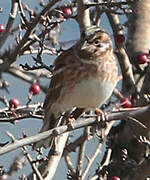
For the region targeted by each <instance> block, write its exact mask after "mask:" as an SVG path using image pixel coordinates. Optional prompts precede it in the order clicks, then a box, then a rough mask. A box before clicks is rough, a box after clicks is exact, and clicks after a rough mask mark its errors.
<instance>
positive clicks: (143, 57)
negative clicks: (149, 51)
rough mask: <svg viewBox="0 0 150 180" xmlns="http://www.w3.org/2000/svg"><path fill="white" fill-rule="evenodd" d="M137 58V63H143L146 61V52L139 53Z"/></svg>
mask: <svg viewBox="0 0 150 180" xmlns="http://www.w3.org/2000/svg"><path fill="white" fill-rule="evenodd" d="M137 60H138V63H139V64H145V63H146V62H147V61H148V57H147V55H146V54H139V55H138V56H137Z"/></svg>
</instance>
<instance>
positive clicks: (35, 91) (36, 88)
mask: <svg viewBox="0 0 150 180" xmlns="http://www.w3.org/2000/svg"><path fill="white" fill-rule="evenodd" d="M29 91H30V93H32V94H33V95H37V94H39V93H40V91H41V88H40V86H39V85H38V84H36V83H33V84H32V85H31V86H30V89H29Z"/></svg>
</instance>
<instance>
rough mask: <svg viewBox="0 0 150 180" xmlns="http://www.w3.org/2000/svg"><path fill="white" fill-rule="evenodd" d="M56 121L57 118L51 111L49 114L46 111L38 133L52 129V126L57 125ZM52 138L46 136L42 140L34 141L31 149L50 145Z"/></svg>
mask: <svg viewBox="0 0 150 180" xmlns="http://www.w3.org/2000/svg"><path fill="white" fill-rule="evenodd" d="M57 121H58V119H56V118H55V117H54V115H53V114H52V113H51V114H49V113H46V115H45V118H44V121H43V123H44V124H43V126H42V128H41V130H40V133H41V132H45V131H48V130H50V129H53V128H54V127H56V126H57ZM52 139H53V138H52V137H48V138H46V139H43V140H41V141H39V142H37V143H35V144H34V146H33V149H37V148H40V147H44V148H48V147H50V146H51V144H52Z"/></svg>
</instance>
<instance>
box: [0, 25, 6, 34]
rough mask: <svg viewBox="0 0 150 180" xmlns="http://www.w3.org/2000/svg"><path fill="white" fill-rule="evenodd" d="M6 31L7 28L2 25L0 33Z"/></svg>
mask: <svg viewBox="0 0 150 180" xmlns="http://www.w3.org/2000/svg"><path fill="white" fill-rule="evenodd" d="M5 31H6V29H5V26H4V25H3V24H0V33H3V32H5Z"/></svg>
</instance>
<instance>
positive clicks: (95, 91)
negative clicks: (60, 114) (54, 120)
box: [59, 76, 116, 111]
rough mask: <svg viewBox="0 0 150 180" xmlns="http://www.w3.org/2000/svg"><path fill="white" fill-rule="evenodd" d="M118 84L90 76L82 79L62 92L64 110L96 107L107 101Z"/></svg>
mask: <svg viewBox="0 0 150 180" xmlns="http://www.w3.org/2000/svg"><path fill="white" fill-rule="evenodd" d="M115 85H116V84H112V83H110V82H104V81H102V79H101V78H100V77H99V78H94V77H93V76H89V77H88V78H85V79H82V81H80V82H79V83H76V84H75V86H74V87H73V88H71V89H65V88H64V90H63V91H62V92H61V97H62V98H61V99H60V101H59V103H60V105H61V109H62V111H66V110H68V109H70V108H72V107H80V108H92V109H93V108H96V107H99V106H100V105H102V104H103V103H105V101H106V100H107V99H108V98H109V97H110V95H111V94H112V91H113V89H114V87H115Z"/></svg>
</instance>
